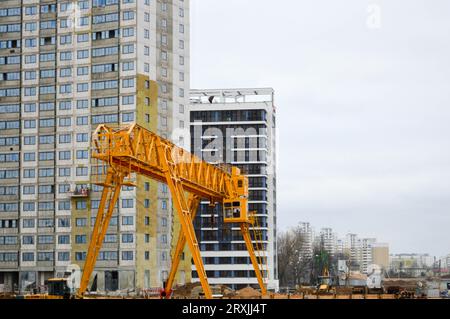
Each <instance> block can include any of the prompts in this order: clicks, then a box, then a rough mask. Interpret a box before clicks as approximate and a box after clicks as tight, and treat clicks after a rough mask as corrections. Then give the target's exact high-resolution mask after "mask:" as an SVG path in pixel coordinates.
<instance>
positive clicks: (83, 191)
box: [70, 187, 91, 198]
mask: <svg viewBox="0 0 450 319" xmlns="http://www.w3.org/2000/svg"><path fill="white" fill-rule="evenodd" d="M90 193H91V191H90V190H89V188H84V187H82V188H78V187H77V188H75V190H74V191H73V192H71V193H70V197H71V198H87V197H89V195H90Z"/></svg>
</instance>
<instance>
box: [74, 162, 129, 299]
mask: <svg viewBox="0 0 450 319" xmlns="http://www.w3.org/2000/svg"><path fill="white" fill-rule="evenodd" d="M123 179H124V177H123V175H122V174H118V173H117V172H114V171H113V169H112V168H109V169H108V174H107V176H106V180H105V184H104V187H103V192H102V197H101V200H100V204H99V207H98V212H97V218H96V220H95V225H94V229H93V231H92V237H91V240H90V243H89V250H88V254H87V256H86V262H85V264H84V270H83V276H82V277H81V281H80V289H79V294H80V295H81V296H82V295H83V294H84V293H85V292H86V289H87V287H88V285H89V279H90V277H91V274H92V272H93V270H94V266H95V262H96V260H97V257H98V254H99V252H100V249H101V248H102V243H103V239H104V238H105V235H106V231H107V229H108V225H109V221H110V220H111V216H112V213H113V210H114V206H115V205H116V202H117V199H118V198H119V194H120V189H121V187H122V182H123ZM109 197H110V198H111V199H110V201H109V206H108V209H107V210H106V212H105V207H106V203H107V201H108V198H109Z"/></svg>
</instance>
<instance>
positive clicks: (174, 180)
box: [156, 137, 212, 299]
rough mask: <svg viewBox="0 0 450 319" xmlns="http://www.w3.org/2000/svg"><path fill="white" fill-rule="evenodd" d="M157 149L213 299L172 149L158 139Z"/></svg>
mask: <svg viewBox="0 0 450 319" xmlns="http://www.w3.org/2000/svg"><path fill="white" fill-rule="evenodd" d="M156 147H157V150H158V153H159V158H160V161H161V162H160V164H161V166H162V167H163V170H164V175H165V177H166V180H167V185H168V186H169V189H170V192H171V194H172V200H173V204H174V205H175V209H176V211H177V213H178V216H179V218H180V223H181V227H182V230H183V233H184V236H185V237H186V241H187V243H188V245H189V249H190V251H191V254H192V259H193V260H194V265H195V269H196V270H197V274H198V277H199V278H200V283H201V285H202V288H203V292H204V294H205V297H206V298H207V299H212V292H211V288H210V287H209V284H208V278H207V276H206V271H205V267H204V265H203V260H202V257H201V255H200V247H199V244H198V241H197V237H196V236H195V230H194V226H193V225H192V214H191V212H190V211H189V206H188V203H187V200H186V197H185V196H184V194H185V191H184V189H183V184H182V182H181V179H180V177H179V175H178V172H177V167H176V163H175V162H174V161H175V159H174V154H171V149H170V148H167V147H166V146H165V145H164V144H163V143H161V140H160V138H159V137H158V138H157V141H156Z"/></svg>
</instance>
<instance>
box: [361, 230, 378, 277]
mask: <svg viewBox="0 0 450 319" xmlns="http://www.w3.org/2000/svg"><path fill="white" fill-rule="evenodd" d="M376 241H377V240H376V239H375V238H362V239H361V240H360V249H361V254H360V269H361V272H362V273H364V274H366V273H367V269H368V267H369V265H371V264H372V263H373V245H374V244H375V243H376Z"/></svg>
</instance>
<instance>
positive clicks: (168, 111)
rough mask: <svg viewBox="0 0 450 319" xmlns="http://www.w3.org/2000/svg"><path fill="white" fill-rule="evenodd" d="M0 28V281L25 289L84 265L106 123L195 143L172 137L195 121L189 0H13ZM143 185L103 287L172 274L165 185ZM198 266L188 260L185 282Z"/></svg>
mask: <svg viewBox="0 0 450 319" xmlns="http://www.w3.org/2000/svg"><path fill="white" fill-rule="evenodd" d="M0 32H1V35H0V68H1V69H0V70H1V71H0V115H1V118H0V285H3V287H10V288H12V287H14V286H16V287H19V288H21V289H23V288H26V287H27V286H30V285H42V284H44V282H45V280H46V279H47V278H49V277H52V276H55V275H58V274H59V275H60V274H61V273H63V272H65V271H66V270H67V269H68V266H69V265H72V264H77V265H79V266H81V267H82V266H83V263H84V258H85V256H86V251H87V247H88V243H89V236H90V232H91V229H92V226H93V223H94V222H95V216H96V213H97V208H98V205H99V200H100V195H101V187H99V186H96V185H95V184H93V181H94V180H95V179H96V177H97V176H98V174H99V173H100V172H101V168H100V167H99V166H96V164H95V163H92V162H91V160H90V138H91V133H92V131H93V130H94V129H95V128H96V126H97V125H98V124H100V123H107V124H108V125H111V126H118V125H122V124H127V123H131V122H137V123H138V124H140V125H141V126H144V127H145V128H147V129H150V130H152V131H154V132H157V133H158V134H160V135H162V136H163V137H168V138H172V139H173V140H174V142H175V143H178V144H180V145H181V146H184V147H187V148H189V144H188V143H189V141H184V140H183V139H182V138H181V137H178V136H177V135H176V134H173V132H176V131H177V129H178V128H181V129H183V128H185V125H186V124H185V123H188V122H187V121H188V111H187V106H188V103H189V60H190V57H189V1H188V0H158V1H154V0H58V1H56V0H41V1H39V0H4V1H1V5H0ZM184 143H186V144H184ZM134 180H135V182H136V184H137V186H138V187H124V188H123V189H122V193H121V196H120V199H119V201H118V205H117V207H116V208H115V209H114V214H113V218H112V220H111V225H110V227H109V229H108V233H107V234H106V238H105V243H104V248H103V249H102V251H101V252H100V255H99V258H98V262H97V267H96V271H95V275H96V277H97V287H98V289H99V290H116V289H128V288H138V289H139V288H147V287H155V286H156V287H158V286H161V284H162V281H163V280H164V279H165V277H166V276H167V273H168V270H169V265H170V252H171V249H172V245H171V237H172V234H173V233H174V232H176V223H174V218H172V217H173V212H172V207H171V199H170V196H169V193H168V191H167V187H165V186H164V185H162V184H158V183H156V182H155V181H152V180H149V179H147V178H143V177H140V176H136V177H134ZM190 269H191V265H190V258H186V260H185V262H184V267H183V266H182V267H181V270H180V275H179V278H178V280H179V281H181V282H183V281H185V280H189V279H190V276H191V274H190ZM183 271H184V273H183Z"/></svg>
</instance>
